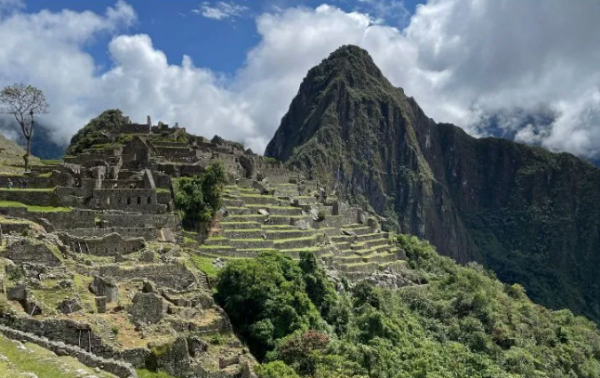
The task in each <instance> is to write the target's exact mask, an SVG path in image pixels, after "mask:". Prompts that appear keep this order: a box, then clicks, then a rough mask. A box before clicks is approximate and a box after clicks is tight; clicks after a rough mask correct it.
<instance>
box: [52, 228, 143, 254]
mask: <svg viewBox="0 0 600 378" xmlns="http://www.w3.org/2000/svg"><path fill="white" fill-rule="evenodd" d="M59 237H60V239H61V241H62V242H63V243H64V244H65V245H68V246H70V247H71V249H72V250H73V251H74V252H80V253H88V254H91V255H95V256H120V255H124V254H129V253H132V252H135V251H139V250H140V249H142V248H144V245H145V241H144V238H142V237H135V238H124V237H122V236H121V235H120V234H117V233H111V234H108V235H105V236H102V237H78V236H74V235H71V234H69V233H60V234H59Z"/></svg>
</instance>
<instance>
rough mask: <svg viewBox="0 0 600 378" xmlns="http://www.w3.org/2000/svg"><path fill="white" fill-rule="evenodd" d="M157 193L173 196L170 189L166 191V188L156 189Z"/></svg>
mask: <svg viewBox="0 0 600 378" xmlns="http://www.w3.org/2000/svg"><path fill="white" fill-rule="evenodd" d="M156 193H157V194H158V193H168V194H171V191H170V190H169V189H165V188H156Z"/></svg>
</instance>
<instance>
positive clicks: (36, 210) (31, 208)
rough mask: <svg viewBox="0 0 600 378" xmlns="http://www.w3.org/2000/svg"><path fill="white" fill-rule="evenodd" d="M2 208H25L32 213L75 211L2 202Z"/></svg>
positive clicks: (0, 204) (60, 207)
mask: <svg viewBox="0 0 600 378" xmlns="http://www.w3.org/2000/svg"><path fill="white" fill-rule="evenodd" d="M0 207H25V208H27V211H30V212H32V213H58V212H70V211H73V209H71V208H70V207H62V206H56V207H55V206H29V205H25V204H24V203H21V202H16V201H0Z"/></svg>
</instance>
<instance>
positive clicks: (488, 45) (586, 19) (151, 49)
mask: <svg viewBox="0 0 600 378" xmlns="http://www.w3.org/2000/svg"><path fill="white" fill-rule="evenodd" d="M0 1H7V0H0ZM369 1H371V0H369ZM373 1H375V0H373ZM219 4H233V3H216V4H215V5H212V6H210V4H206V3H205V4H203V5H206V6H210V7H215V6H219ZM201 9H202V8H199V10H198V12H201ZM224 9H225V8H224ZM599 13H600V3H597V2H576V3H566V2H564V1H562V0H547V1H545V2H544V6H543V7H541V6H539V5H538V6H536V4H534V2H525V3H524V2H522V1H518V0H504V1H502V2H492V1H480V0H430V1H429V2H428V3H427V4H425V5H421V6H418V7H417V10H416V13H415V14H414V15H413V16H412V17H411V18H410V21H409V22H408V23H407V26H406V27H405V28H403V29H400V28H399V27H397V26H390V25H386V24H385V23H381V22H379V20H378V18H377V15H375V14H374V13H373V12H370V14H367V13H366V11H361V10H356V11H354V12H347V11H343V10H341V9H339V8H338V7H335V6H329V5H322V6H319V7H317V8H315V9H311V8H287V9H279V10H276V11H273V12H269V13H265V14H262V15H260V16H259V17H257V20H256V24H257V31H258V34H259V35H260V42H259V43H258V44H257V45H256V46H255V47H254V48H253V49H252V50H251V51H250V52H249V53H248V55H247V58H246V61H245V62H244V64H243V65H242V66H241V68H240V69H239V70H238V72H236V73H235V75H234V76H233V77H227V78H226V77H223V76H221V75H219V74H218V73H215V72H212V71H210V70H208V69H205V68H202V67H197V66H195V65H194V63H193V61H192V59H191V58H189V57H187V56H184V57H183V58H182V59H181V61H180V62H177V63H173V62H169V61H168V60H167V57H166V56H165V54H164V53H162V52H161V51H160V46H153V44H152V41H151V39H150V37H148V36H146V35H118V34H119V32H120V31H121V30H123V29H124V28H126V27H127V26H128V25H131V24H132V23H134V22H135V12H134V10H133V9H132V8H131V7H130V6H129V5H127V4H125V3H123V2H119V3H117V5H116V6H114V7H112V8H110V9H109V10H107V12H105V14H104V15H99V14H95V13H91V12H81V13H76V12H70V11H63V12H58V13H50V12H47V11H42V12H40V13H37V14H24V13H19V12H16V13H15V12H13V13H12V14H9V15H6V16H4V17H2V18H0V35H2V36H3V38H4V39H5V40H6V42H5V41H4V40H3V43H4V44H3V48H2V49H0V85H6V84H10V83H12V82H15V81H24V82H31V83H33V84H34V85H37V86H39V87H41V88H42V89H44V90H45V91H46V93H47V97H48V99H49V101H50V102H51V105H52V113H51V114H49V115H48V116H47V117H46V122H47V123H48V125H49V127H50V128H51V129H52V130H53V131H54V134H53V135H54V137H55V138H57V140H61V141H63V142H64V141H66V140H67V139H68V137H69V136H70V135H71V134H72V133H74V132H75V131H76V130H77V129H78V128H79V127H81V126H82V125H83V124H85V123H86V122H87V120H89V118H91V117H94V116H96V115H97V114H99V113H100V112H101V111H102V110H104V109H106V108H111V107H119V108H121V109H123V110H124V111H125V112H126V113H127V114H129V115H130V116H131V117H132V118H133V119H135V120H140V121H141V120H144V119H145V116H146V115H147V114H150V115H151V116H152V117H153V118H154V119H162V120H164V121H166V122H169V123H174V122H175V121H178V122H179V124H180V125H182V126H185V127H187V128H188V129H189V130H191V131H192V132H195V133H198V134H201V135H205V136H212V135H214V134H219V135H221V136H223V137H226V138H229V139H235V140H238V141H242V142H245V143H246V145H247V146H249V147H251V148H252V149H253V150H255V151H262V150H263V148H264V146H265V145H266V143H267V142H268V140H269V139H270V138H271V136H272V135H273V133H274V131H275V129H276V128H277V126H278V124H279V121H280V119H281V117H282V116H283V115H284V113H285V112H286V110H287V109H288V107H289V104H290V102H291V100H292V98H293V96H294V95H295V94H296V93H297V91H298V86H299V84H300V82H301V80H302V78H303V77H304V76H305V75H306V72H307V71H308V69H310V68H311V67H312V66H314V65H315V64H318V63H319V62H320V61H321V60H322V59H323V58H325V57H327V55H328V54H329V53H330V52H332V51H333V50H335V49H336V48H337V47H339V46H340V45H343V44H356V45H359V46H362V47H364V48H366V49H367V50H368V51H369V52H370V53H371V55H372V56H373V58H374V60H375V62H376V63H377V64H378V65H379V66H380V68H381V69H382V71H383V72H384V74H385V75H386V76H387V77H388V78H389V79H390V81H391V82H392V83H393V84H394V85H397V86H401V87H403V88H404V89H405V91H406V92H407V93H408V94H409V95H411V96H414V97H415V98H416V99H417V101H418V102H419V103H420V104H421V106H422V107H423V108H424V110H425V112H426V113H427V114H428V115H429V116H431V117H433V118H434V119H435V120H436V121H443V122H453V123H455V124H457V125H459V126H461V127H463V128H465V129H466V130H467V131H468V132H470V133H471V134H474V135H487V134H490V133H494V134H500V135H504V136H507V137H511V138H515V139H516V140H519V141H523V142H527V143H535V144H540V145H543V146H545V147H547V148H549V149H552V150H556V151H570V152H573V153H575V154H578V155H580V156H584V157H588V158H594V157H596V158H597V157H600V89H599V88H600V72H597V67H598V64H599V63H600V50H598V49H597V47H596V41H595V35H597V34H599V32H600V24H598V23H597V22H596V20H595V15H597V14H599ZM223 17H224V16H223ZM229 17H234V16H233V15H231V16H229ZM100 33H115V37H114V38H113V40H112V41H111V42H110V44H109V46H108V52H109V54H110V56H111V58H112V60H113V66H112V67H111V68H110V69H109V70H108V71H106V72H104V73H102V74H99V73H98V69H97V67H96V63H95V62H94V59H93V58H92V57H91V56H90V55H89V54H88V53H86V52H85V49H84V45H85V44H86V43H89V42H90V41H92V40H93V39H94V37H95V36H97V35H98V34H100ZM23 46H31V47H30V48H27V49H24V48H22V47H23Z"/></svg>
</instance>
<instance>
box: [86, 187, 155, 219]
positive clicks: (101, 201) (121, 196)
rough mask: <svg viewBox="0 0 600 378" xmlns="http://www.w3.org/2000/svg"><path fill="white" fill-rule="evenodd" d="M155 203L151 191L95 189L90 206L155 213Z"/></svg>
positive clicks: (153, 192)
mask: <svg viewBox="0 0 600 378" xmlns="http://www.w3.org/2000/svg"><path fill="white" fill-rule="evenodd" d="M157 203H158V202H157V198H156V191H154V190H152V189H95V190H94V193H93V202H92V203H91V206H92V207H93V208H99V209H107V210H108V209H115V210H116V209H119V210H131V211H140V212H148V213H155V212H156V211H157V207H156V205H157Z"/></svg>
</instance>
